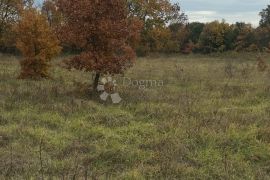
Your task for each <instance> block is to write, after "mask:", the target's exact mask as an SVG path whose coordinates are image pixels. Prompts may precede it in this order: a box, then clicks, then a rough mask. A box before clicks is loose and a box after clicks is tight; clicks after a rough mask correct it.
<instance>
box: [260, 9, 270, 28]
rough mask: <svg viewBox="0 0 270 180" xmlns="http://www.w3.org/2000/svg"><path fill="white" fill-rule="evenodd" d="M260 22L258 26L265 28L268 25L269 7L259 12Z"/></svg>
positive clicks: (269, 18) (269, 17)
mask: <svg viewBox="0 0 270 180" xmlns="http://www.w3.org/2000/svg"><path fill="white" fill-rule="evenodd" d="M260 16H261V20H260V26H261V27H266V26H269V25H270V5H268V6H267V8H265V9H263V10H262V11H261V12H260Z"/></svg>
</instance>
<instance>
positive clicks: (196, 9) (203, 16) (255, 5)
mask: <svg viewBox="0 0 270 180" xmlns="http://www.w3.org/2000/svg"><path fill="white" fill-rule="evenodd" d="M36 1H37V2H39V3H40V2H42V0H36ZM171 1H172V2H177V3H180V5H181V7H182V9H183V10H184V12H185V14H187V15H188V18H189V22H197V21H198V22H211V21H214V20H220V21H221V20H222V19H225V20H226V22H229V23H235V22H239V21H240V22H246V23H251V24H252V25H253V26H258V24H259V21H260V17H259V12H260V11H261V10H262V9H264V8H266V7H267V5H268V4H270V1H269V0H171Z"/></svg>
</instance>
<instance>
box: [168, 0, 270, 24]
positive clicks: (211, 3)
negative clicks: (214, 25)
mask: <svg viewBox="0 0 270 180" xmlns="http://www.w3.org/2000/svg"><path fill="white" fill-rule="evenodd" d="M172 2H178V3H180V5H181V7H182V9H183V10H184V11H185V13H186V14H187V15H188V16H189V19H190V21H191V22H193V21H201V22H209V21H213V20H222V19H225V20H226V21H227V22H230V23H235V22H239V21H240V22H247V23H251V24H253V25H254V26H256V25H258V24H259V20H260V17H259V15H258V14H259V12H260V11H261V10H262V9H263V8H265V7H266V6H267V4H269V0H257V1H256V0H172Z"/></svg>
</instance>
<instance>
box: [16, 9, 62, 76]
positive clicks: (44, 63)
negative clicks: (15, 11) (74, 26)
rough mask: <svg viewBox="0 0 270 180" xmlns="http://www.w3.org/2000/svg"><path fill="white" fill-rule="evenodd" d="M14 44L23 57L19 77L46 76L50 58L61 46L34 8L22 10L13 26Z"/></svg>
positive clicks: (42, 17) (44, 19) (43, 18)
mask: <svg viewBox="0 0 270 180" xmlns="http://www.w3.org/2000/svg"><path fill="white" fill-rule="evenodd" d="M14 29H15V32H16V33H17V42H16V46H17V48H18V49H19V50H20V51H21V53H22V55H23V56H24V59H23V60H22V61H21V74H20V76H19V77H20V78H32V79H39V78H47V77H49V74H48V69H49V67H50V64H49V62H50V60H51V59H52V58H53V56H55V55H57V54H58V53H59V52H60V50H61V48H60V47H59V45H58V44H59V41H58V40H57V38H56V36H55V34H54V33H53V32H52V30H51V29H50V27H49V25H48V23H47V21H46V18H45V17H44V16H42V15H41V14H40V13H39V12H38V11H37V10H35V9H28V10H24V12H23V13H22V17H21V19H20V21H19V23H18V24H17V25H16V26H15V28H14Z"/></svg>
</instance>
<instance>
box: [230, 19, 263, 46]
mask: <svg viewBox="0 0 270 180" xmlns="http://www.w3.org/2000/svg"><path fill="white" fill-rule="evenodd" d="M238 26H239V35H238V36H237V40H236V47H235V50H236V51H257V50H258V48H257V45H256V44H255V43H256V36H255V30H254V28H253V27H252V25H251V24H245V23H242V24H238Z"/></svg>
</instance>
